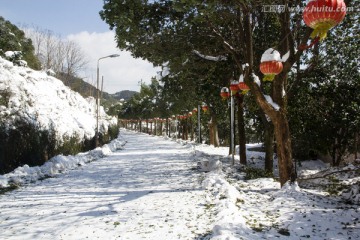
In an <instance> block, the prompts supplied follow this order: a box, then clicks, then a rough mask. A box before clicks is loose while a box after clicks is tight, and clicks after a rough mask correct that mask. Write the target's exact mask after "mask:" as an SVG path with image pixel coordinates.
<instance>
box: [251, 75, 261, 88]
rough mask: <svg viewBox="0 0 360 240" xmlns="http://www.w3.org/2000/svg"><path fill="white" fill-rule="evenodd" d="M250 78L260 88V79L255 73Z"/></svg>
mask: <svg viewBox="0 0 360 240" xmlns="http://www.w3.org/2000/svg"><path fill="white" fill-rule="evenodd" d="M252 77H253V79H254V82H255V83H256V84H257V85H258V86H259V87H260V86H261V81H260V78H259V77H258V76H257V75H256V74H255V73H253V74H252Z"/></svg>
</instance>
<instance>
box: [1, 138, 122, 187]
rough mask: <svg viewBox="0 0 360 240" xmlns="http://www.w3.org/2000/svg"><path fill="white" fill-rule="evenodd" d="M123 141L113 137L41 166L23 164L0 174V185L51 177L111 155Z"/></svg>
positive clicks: (24, 182) (20, 183)
mask: <svg viewBox="0 0 360 240" xmlns="http://www.w3.org/2000/svg"><path fill="white" fill-rule="evenodd" d="M125 143H126V142H125V141H121V140H119V139H115V140H113V141H111V142H110V143H109V144H105V145H104V146H102V147H101V148H100V147H99V148H96V149H94V150H91V151H88V152H85V153H79V154H77V155H75V156H64V155H58V156H55V157H53V158H51V159H50V160H49V161H47V162H46V163H45V164H43V165H42V166H35V167H29V166H28V165H24V166H22V167H18V168H16V169H15V170H14V171H12V172H11V173H7V174H5V175H0V187H8V186H9V185H11V184H15V185H22V184H27V183H31V182H35V181H37V180H40V179H43V178H47V177H53V176H55V175H57V174H59V173H62V172H66V171H68V170H71V169H75V168H77V167H79V166H83V165H85V164H87V163H89V162H92V161H95V160H97V159H100V158H102V157H105V156H108V155H111V153H112V152H115V151H117V150H120V149H122V147H123V146H124V145H125Z"/></svg>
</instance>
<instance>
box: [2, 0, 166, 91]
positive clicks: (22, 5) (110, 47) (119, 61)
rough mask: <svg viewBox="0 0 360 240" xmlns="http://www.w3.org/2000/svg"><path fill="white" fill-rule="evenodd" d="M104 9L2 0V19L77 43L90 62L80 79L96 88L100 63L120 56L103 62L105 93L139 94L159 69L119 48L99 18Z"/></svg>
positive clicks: (87, 2)
mask: <svg viewBox="0 0 360 240" xmlns="http://www.w3.org/2000/svg"><path fill="white" fill-rule="evenodd" d="M102 6H103V1H102V0H0V16H2V17H4V18H5V19H6V20H9V21H10V22H12V23H13V24H15V25H17V26H30V27H31V26H36V27H39V28H41V29H44V30H51V31H52V32H53V33H54V34H56V35H60V37H62V38H64V39H69V40H72V41H76V42H77V43H78V44H79V45H80V46H81V47H82V50H83V52H84V54H85V56H87V57H88V59H89V64H88V67H87V69H86V70H85V71H84V73H82V74H81V76H80V77H83V78H84V80H86V81H88V82H89V83H92V84H94V81H95V79H96V64H97V59H99V58H100V57H103V56H107V55H110V54H114V53H118V54H120V57H119V58H113V59H104V60H101V62H100V75H101V76H104V90H105V91H106V92H109V93H115V92H117V91H120V90H134V91H139V89H140V87H139V84H138V83H139V81H141V80H142V81H143V82H145V83H150V80H151V77H154V76H156V73H157V71H159V69H158V68H154V67H153V66H152V64H151V63H148V62H146V61H143V60H141V59H134V58H132V57H131V54H130V53H128V52H122V51H120V50H119V49H117V48H116V43H115V41H114V33H113V31H110V30H109V27H108V25H107V24H106V23H105V22H103V21H102V20H101V18H100V16H99V11H100V10H101V9H102ZM100 78H101V77H100Z"/></svg>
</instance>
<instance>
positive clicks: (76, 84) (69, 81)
mask: <svg viewBox="0 0 360 240" xmlns="http://www.w3.org/2000/svg"><path fill="white" fill-rule="evenodd" d="M57 77H58V78H59V79H60V80H61V81H62V82H63V83H64V84H65V85H66V86H68V87H70V88H71V89H72V90H73V91H75V92H78V93H80V94H81V95H82V96H83V97H89V96H93V97H95V96H96V87H94V86H93V85H91V84H89V83H87V82H85V81H84V80H83V79H81V78H78V77H73V76H68V75H66V74H57ZM135 93H137V92H136V91H130V90H123V91H120V92H116V93H114V94H110V93H107V92H103V93H102V98H103V99H105V100H110V101H111V100H120V99H124V100H125V101H127V100H129V99H130V98H131V97H132V96H133V95H134V94H135Z"/></svg>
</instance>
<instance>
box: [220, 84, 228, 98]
mask: <svg viewBox="0 0 360 240" xmlns="http://www.w3.org/2000/svg"><path fill="white" fill-rule="evenodd" d="M220 96H221V98H222V99H223V100H225V99H227V98H229V97H230V93H229V89H228V88H227V87H223V88H222V89H221V91H220Z"/></svg>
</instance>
